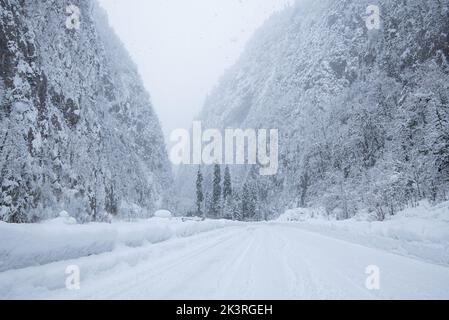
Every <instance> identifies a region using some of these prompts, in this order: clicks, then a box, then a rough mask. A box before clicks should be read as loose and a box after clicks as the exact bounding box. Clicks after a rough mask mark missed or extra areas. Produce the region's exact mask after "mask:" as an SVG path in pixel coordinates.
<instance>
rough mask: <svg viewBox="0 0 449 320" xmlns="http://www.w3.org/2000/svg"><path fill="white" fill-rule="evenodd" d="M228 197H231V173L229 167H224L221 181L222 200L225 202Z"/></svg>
mask: <svg viewBox="0 0 449 320" xmlns="http://www.w3.org/2000/svg"><path fill="white" fill-rule="evenodd" d="M230 196H232V181H231V171H230V169H229V166H226V169H225V174H224V181H223V199H224V200H225V201H226V200H227V199H228V198H229V197H230Z"/></svg>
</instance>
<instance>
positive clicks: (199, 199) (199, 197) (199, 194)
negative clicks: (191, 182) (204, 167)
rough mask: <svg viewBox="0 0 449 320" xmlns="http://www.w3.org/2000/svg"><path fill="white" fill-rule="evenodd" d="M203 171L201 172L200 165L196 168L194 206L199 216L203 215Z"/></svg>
mask: <svg viewBox="0 0 449 320" xmlns="http://www.w3.org/2000/svg"><path fill="white" fill-rule="evenodd" d="M203 180H204V179H203V173H202V172H201V167H200V168H199V169H198V172H197V177H196V208H197V215H198V216H199V217H201V216H203V203H204V193H203Z"/></svg>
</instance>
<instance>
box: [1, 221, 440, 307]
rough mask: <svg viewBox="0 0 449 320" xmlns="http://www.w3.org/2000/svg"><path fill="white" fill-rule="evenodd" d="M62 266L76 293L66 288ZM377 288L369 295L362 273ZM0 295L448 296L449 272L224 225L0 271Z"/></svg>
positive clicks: (268, 227) (289, 233) (292, 231)
mask: <svg viewBox="0 0 449 320" xmlns="http://www.w3.org/2000/svg"><path fill="white" fill-rule="evenodd" d="M68 265H76V266H79V268H80V273H81V289H80V290H73V291H69V290H67V289H66V287H65V282H66V278H67V275H66V274H65V270H66V267H67V266H68ZM372 265H374V266H377V267H378V268H379V271H380V283H379V284H380V289H379V290H368V289H367V288H366V285H365V283H366V280H367V277H369V275H368V274H366V273H365V272H366V268H367V267H368V266H372ZM0 297H2V298H41V299H42V298H43V299H47V298H57V299H78V298H83V299H98V298H102V299H110V298H111V299H122V298H123V299H312V298H317V299H352V298H355V299H377V298H381V299H397V298H411V299H428V298H437V299H441V298H443V299H449V268H448V267H445V266H439V265H434V264H430V263H426V262H422V261H419V260H415V259H411V258H407V257H403V256H399V255H395V254H391V253H388V252H385V251H381V250H378V249H373V248H368V247H364V246H361V245H357V244H353V243H349V242H344V241H341V240H336V239H333V238H329V237H326V236H323V235H319V234H315V233H311V232H308V231H304V230H302V229H300V228H298V227H295V226H294V225H287V224H254V225H246V226H237V227H228V228H224V229H219V230H216V231H211V232H205V233H201V234H199V235H195V236H192V237H188V238H182V239H174V240H169V241H166V242H163V243H160V244H155V245H147V246H143V247H140V248H127V247H123V248H120V249H116V250H115V251H113V252H109V253H104V254H100V255H94V256H89V257H83V258H80V259H75V260H70V261H60V262H55V263H51V264H47V265H43V266H38V267H30V268H25V269H19V270H10V271H6V272H3V273H0Z"/></svg>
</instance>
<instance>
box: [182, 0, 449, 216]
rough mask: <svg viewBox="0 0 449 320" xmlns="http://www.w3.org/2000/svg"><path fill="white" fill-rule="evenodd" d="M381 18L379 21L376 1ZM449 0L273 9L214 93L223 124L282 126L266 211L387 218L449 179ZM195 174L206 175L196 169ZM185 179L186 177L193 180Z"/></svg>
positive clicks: (206, 112) (333, 2) (210, 114)
mask: <svg viewBox="0 0 449 320" xmlns="http://www.w3.org/2000/svg"><path fill="white" fill-rule="evenodd" d="M373 4H375V5H378V6H379V7H380V10H381V27H380V29H378V30H376V29H375V30H368V28H367V27H366V19H365V17H366V12H367V11H366V10H367V7H368V6H369V5H373ZM447 30H449V1H447V0H442V1H440V0H431V1H426V2H423V1H418V0H403V1H396V0H380V1H355V0H343V1H341V0H339V1H337V0H323V1H311V0H303V1H298V2H297V4H296V5H295V6H294V7H293V8H290V9H288V10H286V11H284V12H282V13H279V14H276V15H275V16H273V17H272V18H271V19H270V20H269V21H268V22H267V23H266V24H265V25H264V26H263V27H262V28H261V29H260V30H259V31H258V32H257V34H256V35H255V36H254V38H253V39H252V40H251V42H250V43H249V44H248V46H247V48H246V51H245V53H244V54H243V56H242V57H241V59H240V61H239V62H238V63H237V64H236V65H235V66H234V67H233V68H232V69H231V70H230V71H228V72H227V73H226V74H225V75H224V77H223V78H222V80H221V81H220V83H219V85H218V87H217V88H216V89H215V90H214V92H213V93H212V94H211V95H210V97H209V98H208V99H207V101H206V104H205V106H204V109H203V111H202V113H201V116H200V119H201V120H202V121H203V124H204V125H205V126H206V125H207V126H208V127H212V128H226V127H237V128H278V129H279V130H280V141H279V143H280V150H279V154H280V158H281V160H280V170H279V172H278V174H277V175H275V176H272V177H269V178H260V177H254V176H253V175H248V174H247V171H246V170H245V171H244V172H243V173H242V172H241V169H239V168H234V172H235V174H236V175H237V176H238V177H237V178H236V180H237V183H239V184H240V185H241V184H242V183H244V182H247V183H250V184H253V185H255V187H256V188H257V189H258V191H259V194H261V195H266V194H268V196H262V197H260V199H262V200H266V201H262V202H263V203H261V205H260V208H259V209H258V210H259V213H257V212H256V213H253V214H259V215H261V212H262V211H265V212H267V211H268V212H269V213H272V214H275V213H276V212H277V211H279V210H282V209H285V208H287V207H296V206H311V205H319V206H325V207H326V209H327V210H328V212H329V213H330V214H331V213H332V214H336V215H338V216H339V217H341V218H347V217H350V216H352V215H354V214H355V213H356V212H357V211H359V210H360V209H369V211H370V212H373V214H374V215H375V216H376V218H378V219H383V218H384V216H385V215H386V214H389V213H390V214H394V213H395V212H397V211H398V210H399V209H400V208H402V207H403V206H405V205H410V204H414V203H416V202H417V201H418V200H420V199H422V198H428V199H431V200H432V201H439V200H442V199H445V198H447V196H448V186H449V160H448V159H449V144H448V141H449V91H448V86H449V68H448V58H449V41H448V40H449V34H448V32H447ZM193 179H194V178H193ZM184 180H185V179H184Z"/></svg>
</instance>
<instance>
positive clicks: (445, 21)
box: [0, 0, 449, 299]
mask: <svg viewBox="0 0 449 320" xmlns="http://www.w3.org/2000/svg"><path fill="white" fill-rule="evenodd" d="M123 1H125V0H123ZM150 1H151V0H150ZM180 1H184V0H180ZM266 1H268V0H266ZM373 6H374V7H376V8H380V13H379V14H378V15H377V16H376V17H375V18H376V19H378V25H376V24H374V25H371V27H370V23H372V22H373V21H371V20H369V19H370V14H373V13H372V12H370V10H367V8H372V7H373ZM80 13H82V17H81V20H79V18H80V16H78V15H79V14H80ZM371 18H372V17H371ZM136 19H137V18H136ZM217 19H218V18H217ZM192 23H194V22H192ZM145 27H148V26H145ZM178 27H179V28H182V26H178ZM161 32H162V31H161ZM217 36H218V35H217ZM141 41H151V39H150V40H149V39H141ZM167 41H169V40H167ZM157 45H162V43H156V44H155V46H157ZM127 50H129V48H128V47H127V46H126V45H125V44H124V43H122V40H121V39H120V38H119V36H118V35H117V34H116V31H115V30H114V28H113V26H112V24H111V20H110V17H109V18H108V12H107V11H106V10H105V9H104V8H103V7H102V6H101V5H100V3H99V1H98V0H70V1H68V0H0V298H24V297H25V298H29V297H31V298H44V299H45V298H49V297H50V298H75V299H76V298H80V299H82V298H93V299H96V298H125V299H128V298H135V299H147V298H157V299H174V298H178V299H194V298H198V299H211V298H212V299H236V298H237V299H254V298H256V299H280V298H286V299H307V298H311V299H314V298H320V299H322V298H328V299H347V298H362V299H395V298H411V299H428V298H442V299H449V291H448V290H447V288H448V287H449V0H427V1H422V0H400V1H399V0H297V1H295V2H294V4H292V5H290V6H288V7H286V8H285V9H283V10H280V11H277V12H275V13H274V14H273V15H271V17H270V18H269V19H268V20H266V21H265V22H264V23H263V24H262V26H261V27H260V28H258V30H257V31H256V32H255V34H254V35H253V36H252V37H251V39H250V41H249V42H248V43H246V46H245V49H244V51H243V53H242V54H241V56H240V58H239V59H238V61H237V62H236V63H235V64H234V65H233V66H232V67H231V68H229V69H227V70H226V71H225V72H224V74H223V75H222V77H221V79H220V81H219V82H218V83H217V84H216V86H215V87H214V89H213V90H212V91H211V92H210V93H209V95H208V96H207V98H206V99H205V103H204V105H202V106H199V107H200V110H201V111H200V113H199V114H198V116H197V117H196V118H195V120H196V121H201V123H202V124H203V126H204V129H218V130H221V131H224V130H225V129H229V128H233V129H234V128H236V129H237V128H239V129H242V130H245V129H255V130H258V129H266V130H268V129H276V130H278V131H279V141H278V146H279V150H278V160H279V161H278V162H279V163H278V170H277V173H276V174H274V175H266V176H264V175H261V174H260V172H259V169H260V168H261V167H263V165H262V164H257V165H250V164H245V165H236V164H221V163H216V164H213V165H205V164H201V165H198V164H192V165H179V166H175V165H174V164H173V163H172V161H170V160H171V159H170V150H169V142H168V139H167V138H166V137H165V136H164V134H165V132H163V123H161V121H160V120H159V119H160V118H161V115H160V114H158V113H157V112H156V107H155V106H156V105H157V104H156V103H154V102H153V99H151V97H150V94H151V91H152V88H148V82H145V80H144V78H143V77H142V75H141V74H142V69H141V68H142V64H138V63H136V62H135V61H133V60H135V59H134V55H132V54H131V53H128V51H127ZM130 52H131V51H130ZM182 54H183V52H182V50H179V52H178V51H176V52H174V53H173V57H175V58H176V59H181V56H182ZM131 57H133V58H131ZM186 60H187V59H186ZM164 76H165V75H164ZM196 76H197V75H191V81H195V79H196V78H195V77H196ZM198 78H199V76H198ZM198 81H199V80H198ZM159 89H160V88H159ZM164 90H165V91H168V92H169V93H170V94H171V95H176V94H177V92H171V91H170V90H171V88H165V89H164ZM179 107H180V108H182V106H179ZM176 116H177V115H176V114H174V115H173V117H176ZM192 118H193V117H192ZM248 140H249V139H248ZM203 142H204V141H203ZM222 142H223V141H222ZM200 144H201V142H200ZM248 144H249V143H248ZM247 149H249V146H247ZM244 151H245V150H244ZM246 151H248V150H246ZM248 153H249V151H248ZM236 157H237V156H236ZM248 157H249V156H248ZM276 159H277V158H276ZM212 163H213V162H212ZM373 263H374V264H376V265H374V269H373ZM67 266H70V267H73V266H75V270H78V272H81V278H80V279H78V280H79V281H80V282H81V286H80V283H75V289H74V290H72V289H69V288H73V286H72V287H70V285H67V282H65V281H66V273H67V272H66V273H64V269H65V268H66V267H67ZM76 268H78V269H76ZM378 269H379V270H380V271H379V272H382V279H383V280H382V283H381V285H379V286H378V287H376V288H374V289H373V288H370V286H369V285H366V284H365V279H366V274H367V272H368V273H369V272H370V270H378ZM69 270H72V269H69ZM366 270H368V271H367V272H366ZM79 281H78V282H79Z"/></svg>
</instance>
